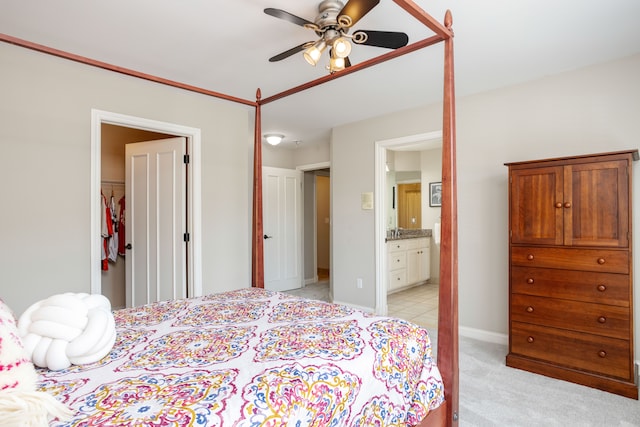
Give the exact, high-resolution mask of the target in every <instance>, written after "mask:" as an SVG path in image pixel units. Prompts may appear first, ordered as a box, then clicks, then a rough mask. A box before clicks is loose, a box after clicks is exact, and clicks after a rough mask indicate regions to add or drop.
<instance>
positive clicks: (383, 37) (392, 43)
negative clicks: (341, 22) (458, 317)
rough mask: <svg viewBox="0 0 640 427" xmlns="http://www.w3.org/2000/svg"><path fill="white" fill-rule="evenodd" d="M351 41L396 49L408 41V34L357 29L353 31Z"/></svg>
mask: <svg viewBox="0 0 640 427" xmlns="http://www.w3.org/2000/svg"><path fill="white" fill-rule="evenodd" d="M353 42H354V43H356V44H364V45H367V46H376V47H386V48H387V49H397V48H399V47H403V46H406V45H407V43H409V36H407V35H406V34H405V33H399V32H395V31H368V30H357V31H355V32H354V33H353Z"/></svg>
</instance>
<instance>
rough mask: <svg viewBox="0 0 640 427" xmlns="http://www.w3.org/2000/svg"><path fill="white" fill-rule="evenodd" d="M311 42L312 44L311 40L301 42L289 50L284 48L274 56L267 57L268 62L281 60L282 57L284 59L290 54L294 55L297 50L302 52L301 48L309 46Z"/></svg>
mask: <svg viewBox="0 0 640 427" xmlns="http://www.w3.org/2000/svg"><path fill="white" fill-rule="evenodd" d="M312 44H313V42H305V43H302V44H301V45H300V46H296V47H292V48H291V49H289V50H285V51H284V52H282V53H279V54H277V55H276V56H273V57H271V58H269V62H276V61H282V60H283V59H286V58H288V57H290V56H291V55H295V54H296V53H298V52H302V51H303V50H305V49H306V48H307V47H309V46H311V45H312Z"/></svg>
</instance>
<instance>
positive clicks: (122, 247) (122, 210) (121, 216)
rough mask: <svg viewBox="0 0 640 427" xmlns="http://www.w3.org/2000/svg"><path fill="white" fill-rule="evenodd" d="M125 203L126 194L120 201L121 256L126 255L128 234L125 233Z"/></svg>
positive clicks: (119, 250) (119, 245) (119, 251)
mask: <svg viewBox="0 0 640 427" xmlns="http://www.w3.org/2000/svg"><path fill="white" fill-rule="evenodd" d="M124 204H125V202H124V196H122V197H121V198H120V200H119V201H118V205H120V213H119V214H118V255H120V256H125V255H126V248H125V246H126V243H125V237H126V236H125V234H124Z"/></svg>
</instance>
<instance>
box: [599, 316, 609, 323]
mask: <svg viewBox="0 0 640 427" xmlns="http://www.w3.org/2000/svg"><path fill="white" fill-rule="evenodd" d="M606 321H607V318H606V317H604V316H600V317H598V323H605V322H606Z"/></svg>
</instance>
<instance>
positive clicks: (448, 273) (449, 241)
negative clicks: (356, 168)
mask: <svg viewBox="0 0 640 427" xmlns="http://www.w3.org/2000/svg"><path fill="white" fill-rule="evenodd" d="M444 24H445V27H446V28H448V29H449V30H451V25H452V17H451V11H449V10H447V12H446V15H445V20H444ZM453 75H454V73H453V37H447V38H445V40H444V99H443V123H442V211H441V215H442V237H441V240H440V242H441V244H440V296H439V298H440V300H439V305H438V359H437V364H438V368H439V369H440V372H441V374H442V377H443V380H444V386H445V398H446V401H447V425H457V424H458V415H459V412H458V411H459V396H458V393H459V390H458V387H459V372H458V369H459V366H458V357H459V353H458V204H457V200H458V194H457V193H458V192H457V184H456V113H455V92H454V78H453Z"/></svg>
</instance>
